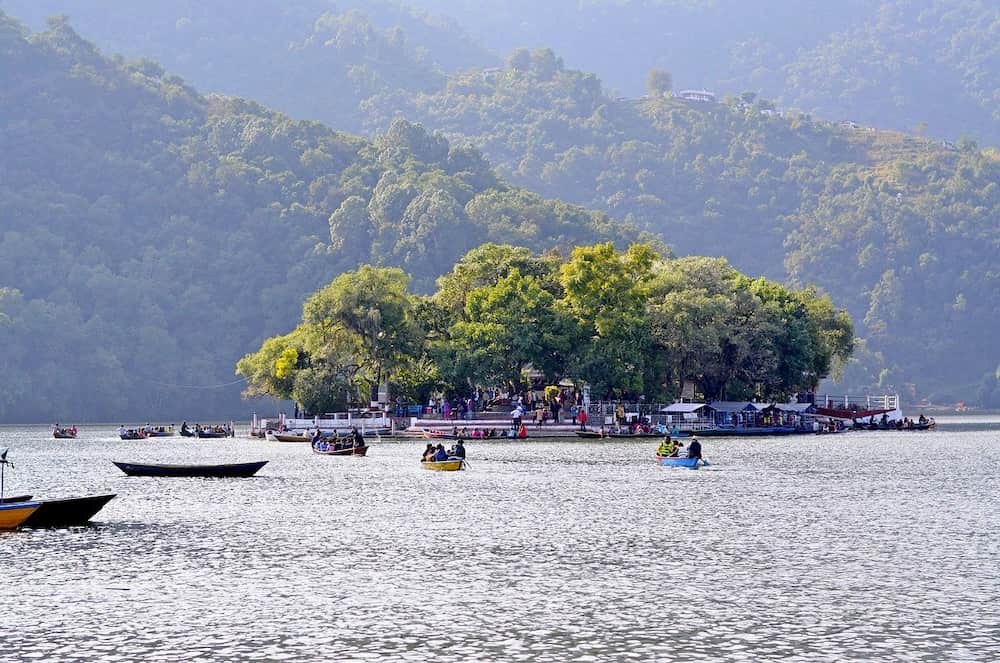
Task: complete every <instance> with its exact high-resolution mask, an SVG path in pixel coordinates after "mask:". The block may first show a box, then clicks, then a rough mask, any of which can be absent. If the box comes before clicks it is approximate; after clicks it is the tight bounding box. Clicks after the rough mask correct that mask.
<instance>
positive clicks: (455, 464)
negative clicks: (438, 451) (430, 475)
mask: <svg viewBox="0 0 1000 663" xmlns="http://www.w3.org/2000/svg"><path fill="white" fill-rule="evenodd" d="M420 467H422V468H424V469H425V470H434V471H436V472H457V471H458V470H461V469H465V461H464V460H462V459H461V458H449V459H448V460H424V461H420Z"/></svg>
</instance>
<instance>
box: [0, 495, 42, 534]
mask: <svg viewBox="0 0 1000 663" xmlns="http://www.w3.org/2000/svg"><path fill="white" fill-rule="evenodd" d="M38 506H39V503H38V502H18V503H17V504H0V530H5V529H16V528H17V527H18V526H19V525H20V524H21V523H23V522H24V521H25V520H27V519H28V517H30V516H31V514H33V513H34V512H35V511H36V510H37V509H38Z"/></svg>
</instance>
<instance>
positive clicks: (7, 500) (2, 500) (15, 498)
mask: <svg viewBox="0 0 1000 663" xmlns="http://www.w3.org/2000/svg"><path fill="white" fill-rule="evenodd" d="M30 501H31V495H12V496H11V497H0V504H13V503H15V502H30Z"/></svg>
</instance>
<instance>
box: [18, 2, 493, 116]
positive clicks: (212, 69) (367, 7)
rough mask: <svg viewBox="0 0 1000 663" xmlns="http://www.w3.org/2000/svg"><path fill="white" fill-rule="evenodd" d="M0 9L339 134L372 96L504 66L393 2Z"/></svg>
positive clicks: (442, 22) (451, 27)
mask: <svg viewBox="0 0 1000 663" xmlns="http://www.w3.org/2000/svg"><path fill="white" fill-rule="evenodd" d="M0 9H5V10H6V11H7V13H8V14H10V15H12V16H14V17H16V18H18V19H20V20H22V21H25V22H27V23H28V24H29V25H30V26H31V27H33V28H35V29H41V28H43V27H44V25H45V20H46V19H47V18H48V17H51V16H55V15H63V14H65V15H67V16H68V17H69V19H70V22H71V23H72V25H73V26H74V28H75V29H76V30H77V31H78V32H79V33H80V34H82V35H85V36H86V37H87V39H88V40H91V41H94V42H96V43H97V44H98V45H99V46H101V48H102V49H103V50H105V51H107V52H111V53H121V54H123V55H124V56H125V57H127V58H132V59H139V58H149V59H152V60H154V61H156V62H157V63H159V64H160V65H162V66H163V68H164V69H166V70H167V71H169V72H171V73H173V74H176V75H179V76H182V77H183V78H184V79H185V80H187V81H188V82H190V83H191V84H192V85H194V86H195V87H197V88H198V89H200V90H208V91H212V92H218V93H225V94H233V95H237V96H241V97H246V98H249V99H254V100H255V101H258V102H260V103H263V104H266V105H267V106H269V107H271V108H275V109H277V110H281V111H285V112H287V113H289V114H291V115H292V116H293V117H294V118H295V119H305V120H320V121H322V122H324V123H326V124H327V125H329V126H331V127H334V128H336V129H339V130H342V131H352V132H357V131H359V130H360V129H361V128H362V116H361V113H360V110H359V105H360V103H361V102H362V101H364V100H365V99H367V98H368V97H370V96H372V95H374V94H377V93H380V92H385V91H388V90H404V91H408V92H416V91H418V90H419V91H423V90H430V89H434V88H437V87H440V86H441V85H443V84H444V80H445V74H446V73H448V72H451V71H455V70H457V69H460V68H468V67H473V66H489V65H491V64H498V63H499V61H500V59H499V58H498V57H497V56H495V55H492V54H491V53H489V52H488V51H486V50H485V49H483V48H481V47H479V46H477V45H476V44H475V43H474V42H472V41H471V40H469V39H468V38H466V37H465V35H464V33H463V32H462V30H461V29H460V28H459V26H458V25H456V24H455V23H454V22H453V21H449V20H447V19H446V18H444V17H442V16H428V15H425V14H424V13H422V12H418V11H415V10H413V9H411V8H407V7H405V6H403V5H401V4H400V3H397V2H392V1H391V0H338V1H337V2H331V1H330V0H300V1H297V2H278V1H276V0H250V1H243V0H213V1H212V2H199V1H197V0H178V1H176V2H165V3H156V2H143V3H136V2H133V1H132V0H86V1H84V2H79V1H78V0H45V1H43V2H35V1H34V0H31V1H29V2H20V1H19V0H0Z"/></svg>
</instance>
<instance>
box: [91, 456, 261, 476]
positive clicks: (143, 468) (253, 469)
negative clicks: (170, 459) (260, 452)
mask: <svg viewBox="0 0 1000 663" xmlns="http://www.w3.org/2000/svg"><path fill="white" fill-rule="evenodd" d="M111 462H113V463H114V464H115V466H117V467H118V469H120V470H121V471H122V472H124V473H125V474H127V475H129V476H130V477H214V478H226V477H252V476H253V475H254V474H256V473H257V472H258V470H260V468H262V467H264V466H265V465H266V464H267V461H266V460H261V461H257V462H254V463H232V464H227V465H144V464H140V463H119V462H117V461H111Z"/></svg>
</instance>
